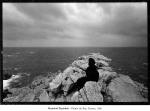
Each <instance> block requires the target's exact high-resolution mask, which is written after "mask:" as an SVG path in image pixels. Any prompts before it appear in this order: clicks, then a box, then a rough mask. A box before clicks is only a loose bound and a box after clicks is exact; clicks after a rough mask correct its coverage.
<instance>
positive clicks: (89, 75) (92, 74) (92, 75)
mask: <svg viewBox="0 0 150 111" xmlns="http://www.w3.org/2000/svg"><path fill="white" fill-rule="evenodd" d="M88 65H89V66H88V67H87V69H86V70H84V69H83V68H81V67H79V66H77V67H78V68H80V69H82V70H83V71H85V72H86V76H85V77H81V78H79V79H78V80H77V82H76V83H75V84H74V85H73V87H72V88H71V89H70V90H69V91H68V93H67V95H68V94H70V93H71V92H73V91H77V90H80V89H81V88H83V86H84V84H85V83H86V82H87V81H95V82H97V81H98V79H99V73H98V71H97V67H96V66H95V60H94V59H93V58H89V63H88Z"/></svg>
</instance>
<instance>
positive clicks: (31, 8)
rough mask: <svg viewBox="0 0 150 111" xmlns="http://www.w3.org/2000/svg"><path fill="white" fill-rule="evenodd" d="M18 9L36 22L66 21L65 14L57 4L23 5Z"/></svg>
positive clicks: (19, 5) (17, 5) (17, 6)
mask: <svg viewBox="0 0 150 111" xmlns="http://www.w3.org/2000/svg"><path fill="white" fill-rule="evenodd" d="M14 5H15V6H16V8H17V9H18V10H19V11H20V12H22V13H25V14H27V15H28V16H29V17H31V18H33V19H34V20H46V21H49V20H51V19H60V18H61V19H65V15H64V12H63V11H62V9H61V8H60V6H59V4H57V3H21V4H18V3H16V4H14Z"/></svg>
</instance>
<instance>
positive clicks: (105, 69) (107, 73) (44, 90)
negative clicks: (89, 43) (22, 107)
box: [3, 53, 148, 102]
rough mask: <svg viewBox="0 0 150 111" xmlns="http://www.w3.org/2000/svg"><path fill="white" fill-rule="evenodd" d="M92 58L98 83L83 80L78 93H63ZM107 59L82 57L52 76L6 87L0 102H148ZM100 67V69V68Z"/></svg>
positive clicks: (139, 88) (138, 86) (135, 84)
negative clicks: (4, 94)
mask: <svg viewBox="0 0 150 111" xmlns="http://www.w3.org/2000/svg"><path fill="white" fill-rule="evenodd" d="M89 58H93V59H94V60H95V62H96V66H97V67H98V72H99V80H98V82H94V81H87V82H86V83H85V84H84V86H83V87H81V88H80V89H78V90H76V89H75V90H72V91H71V92H70V93H69V94H68V93H67V92H68V91H69V90H70V89H71V88H72V87H73V86H74V85H75V83H76V81H77V80H78V79H80V78H81V77H84V76H85V75H86V74H85V72H84V71H83V70H81V69H80V68H79V67H81V68H82V69H86V68H87V67H88V59H89ZM110 62H111V59H109V58H107V57H105V56H103V55H101V54H100V53H91V54H88V55H84V56H81V57H79V58H78V59H77V60H75V61H74V62H73V63H72V64H70V65H69V66H68V67H67V68H66V69H65V70H64V71H63V72H59V73H58V74H57V75H56V74H54V75H56V76H55V77H53V78H52V77H50V76H49V75H48V76H46V77H41V78H38V79H36V80H34V81H33V82H32V84H30V85H29V86H27V87H23V88H10V89H8V90H9V92H11V94H8V95H7V97H6V98H4V99H3V102H148V89H147V88H146V87H145V86H144V85H143V84H141V83H138V82H136V81H133V80H132V79H131V78H130V77H129V76H127V75H123V74H118V73H116V72H115V71H114V70H113V69H112V68H111V67H110V66H109V64H110ZM100 66H102V67H100Z"/></svg>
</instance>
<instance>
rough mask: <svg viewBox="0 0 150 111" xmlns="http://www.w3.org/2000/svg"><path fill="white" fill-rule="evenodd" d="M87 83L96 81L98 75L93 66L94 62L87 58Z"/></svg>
mask: <svg viewBox="0 0 150 111" xmlns="http://www.w3.org/2000/svg"><path fill="white" fill-rule="evenodd" d="M85 72H86V76H87V81H96V82H97V81H98V79H99V73H98V71H97V67H96V66H95V61H94V59H92V58H89V67H88V68H87V69H86V71H85Z"/></svg>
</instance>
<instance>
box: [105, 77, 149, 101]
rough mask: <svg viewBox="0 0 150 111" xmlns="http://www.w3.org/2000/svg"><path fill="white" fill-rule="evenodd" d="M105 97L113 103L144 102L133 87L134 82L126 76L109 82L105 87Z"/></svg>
mask: <svg viewBox="0 0 150 111" xmlns="http://www.w3.org/2000/svg"><path fill="white" fill-rule="evenodd" d="M107 95H110V96H111V97H112V99H113V102H146V101H147V100H146V99H145V98H143V97H142V96H141V95H140V93H139V91H138V90H137V89H136V88H135V87H134V82H133V81H132V80H131V79H130V78H129V77H128V76H120V77H117V78H115V79H113V80H112V81H111V83H110V84H109V85H108V87H107Z"/></svg>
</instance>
